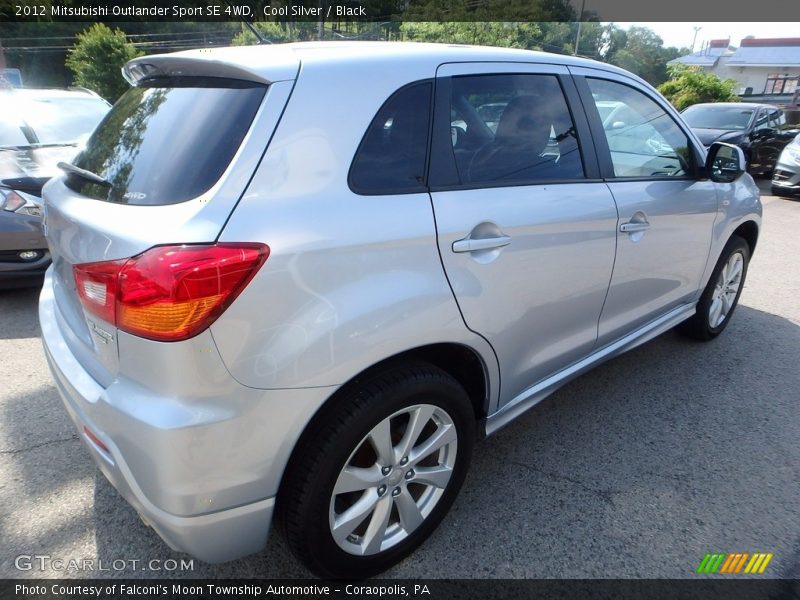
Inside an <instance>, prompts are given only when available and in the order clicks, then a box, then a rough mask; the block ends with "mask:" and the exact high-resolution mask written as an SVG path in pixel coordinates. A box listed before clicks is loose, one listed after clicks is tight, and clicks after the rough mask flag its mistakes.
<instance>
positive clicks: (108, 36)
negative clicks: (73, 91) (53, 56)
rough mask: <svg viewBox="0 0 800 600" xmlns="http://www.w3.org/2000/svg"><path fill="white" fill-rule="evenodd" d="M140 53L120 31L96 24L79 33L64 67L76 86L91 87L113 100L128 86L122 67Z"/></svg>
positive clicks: (107, 98)
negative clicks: (70, 73) (68, 70)
mask: <svg viewBox="0 0 800 600" xmlns="http://www.w3.org/2000/svg"><path fill="white" fill-rule="evenodd" d="M141 55H142V53H141V52H139V51H138V50H136V48H134V46H133V45H132V44H130V43H129V42H128V38H127V37H125V34H124V33H123V32H122V31H121V30H119V29H114V30H112V29H110V28H109V27H106V26H105V25H103V24H102V23H95V24H94V25H92V26H91V27H90V28H89V29H87V30H86V31H83V32H82V33H79V34H78V41H77V43H76V44H75V45H74V46H73V47H72V49H71V50H70V51H69V54H68V56H67V66H68V67H69V68H70V70H71V71H72V72H73V74H74V81H75V84H76V85H81V86H84V87H87V88H89V89H91V90H94V91H95V92H97V93H98V94H100V95H101V96H102V97H103V98H105V99H106V100H108V101H109V102H114V101H116V99H117V98H119V97H120V96H121V95H122V93H123V92H124V91H125V90H127V89H128V84H127V83H126V82H125V80H124V79H123V78H122V73H121V69H122V66H123V65H124V64H125V63H126V62H128V61H129V60H131V59H132V58H136V57H137V56H141Z"/></svg>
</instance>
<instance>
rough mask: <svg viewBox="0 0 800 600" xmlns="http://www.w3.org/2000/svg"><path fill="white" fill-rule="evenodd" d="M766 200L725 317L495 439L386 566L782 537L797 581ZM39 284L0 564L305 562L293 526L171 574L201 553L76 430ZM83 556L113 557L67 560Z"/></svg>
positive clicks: (771, 221)
mask: <svg viewBox="0 0 800 600" xmlns="http://www.w3.org/2000/svg"><path fill="white" fill-rule="evenodd" d="M760 183H761V184H762V187H763V188H764V189H765V190H768V187H765V186H764V184H765V183H767V182H764V181H762V182H760ZM766 193H768V192H766ZM762 199H763V201H764V209H765V214H764V227H763V231H762V235H761V239H760V240H759V243H758V247H757V250H756V253H755V256H754V259H753V261H752V263H751V267H750V273H749V276H748V279H747V283H746V286H745V289H744V292H743V294H742V297H741V301H740V305H739V307H738V309H737V311H736V314H735V315H734V318H733V321H732V322H731V324H730V326H729V327H728V329H727V330H726V332H725V333H724V334H723V335H722V336H721V337H719V338H718V339H717V340H715V341H713V342H711V343H707V344H700V343H695V342H691V341H687V340H685V339H683V338H681V337H679V336H678V335H677V334H675V333H673V332H670V333H667V334H665V335H662V336H661V337H659V338H657V339H655V340H653V341H651V342H649V343H647V344H646V345H644V346H642V347H640V348H638V349H636V350H634V351H632V352H629V353H628V354H626V355H624V356H622V357H619V358H617V359H615V360H613V361H610V362H608V363H606V364H604V365H601V366H600V367H598V368H596V369H595V370H594V371H592V372H591V373H589V374H587V375H584V376H583V377H581V378H580V379H577V380H575V381H574V382H572V383H571V384H569V385H567V386H566V387H564V388H562V389H561V390H559V391H558V392H557V393H555V394H554V395H553V396H551V397H550V398H548V399H547V400H546V401H544V402H543V403H541V404H540V405H539V406H538V407H536V408H535V409H534V410H532V411H530V412H529V413H528V414H526V415H525V416H523V417H522V418H521V419H520V420H518V421H516V422H515V423H513V424H512V425H510V426H508V427H507V428H505V429H503V430H502V431H500V432H499V433H498V434H497V435H496V436H493V437H491V438H488V439H486V440H484V441H483V442H481V443H479V444H478V446H477V448H476V451H475V456H474V459H473V464H472V467H471V470H470V474H469V476H468V478H467V481H466V483H465V485H464V488H463V490H462V492H461V495H460V497H459V499H458V500H457V501H456V503H455V505H454V507H453V509H452V511H451V513H450V514H449V515H448V517H447V518H446V519H445V521H444V523H443V524H442V525H441V526H440V527H439V529H438V530H437V531H436V532H435V533H434V534H433V536H432V537H431V538H430V539H429V540H428V542H427V543H426V544H425V545H424V546H423V547H422V548H420V549H419V550H418V551H417V552H416V553H414V554H413V555H412V556H411V557H409V558H408V559H406V560H405V561H404V562H402V563H401V564H400V565H398V566H397V567H395V568H394V569H392V570H391V571H389V572H388V573H387V576H388V577H410V578H428V577H431V578H436V577H451V578H520V577H527V578H552V577H563V578H686V577H692V576H694V571H695V569H696V568H697V566H698V564H699V563H700V561H701V559H702V558H703V556H704V554H705V553H707V552H770V553H773V554H774V558H773V559H772V562H771V563H770V564H769V566H768V568H767V570H766V571H765V574H764V575H763V576H764V577H789V578H800V266H798V261H800V200H787V199H782V198H775V197H771V196H766V195H765V196H763V197H762ZM37 295H38V291H37V290H17V291H0V540H2V542H0V577H26V578H27V577H36V578H40V577H59V576H71V577H89V576H108V577H114V576H116V577H160V576H169V577H171V578H176V577H202V578H206V577H208V578H212V577H214V578H216V577H265V578H279V577H308V576H309V575H308V573H307V572H306V571H305V570H304V568H303V567H302V566H301V565H300V564H299V563H297V562H296V561H295V560H294V558H292V556H291V555H290V553H289V551H288V549H287V548H286V546H285V544H284V543H283V541H282V540H281V539H280V537H279V536H278V535H273V536H271V539H270V541H269V544H268V547H267V549H266V550H265V551H264V552H263V553H261V554H259V555H256V556H251V557H247V558H244V559H240V560H238V561H234V562H230V563H226V564H221V565H207V564H204V563H201V562H200V561H196V560H195V561H194V564H193V568H191V569H184V570H181V569H180V567H178V569H177V570H170V569H173V568H174V567H175V564H173V563H172V562H170V560H171V559H174V560H176V561H177V564H178V565H180V561H181V559H183V560H186V559H188V557H187V556H186V555H183V554H180V553H177V552H174V551H172V550H170V548H169V547H168V546H167V545H166V544H165V543H163V542H162V541H161V540H160V539H159V537H158V536H157V535H156V534H155V533H154V532H153V531H152V530H150V529H148V528H147V527H145V526H144V525H143V524H142V523H141V521H140V520H139V518H138V516H137V515H136V513H135V511H134V510H133V509H132V508H130V507H129V506H128V504H127V503H126V502H125V501H124V500H123V499H122V498H121V497H120V496H119V495H118V494H117V493H116V491H115V490H114V489H113V488H112V487H111V485H110V484H108V483H107V482H106V481H105V479H104V478H103V477H102V475H101V474H100V473H99V471H97V470H96V469H95V466H94V463H93V462H92V460H91V458H90V456H89V454H88V451H87V450H86V449H85V448H84V447H83V445H82V443H81V442H80V441H79V440H78V438H77V435H76V434H75V431H74V429H73V425H72V423H71V422H70V421H69V419H68V417H67V415H66V413H65V411H64V409H63V407H62V405H61V401H60V399H59V397H58V394H57V392H56V390H55V388H54V387H53V384H52V382H51V379H50V374H49V372H48V369H47V365H46V362H45V358H44V355H43V352H42V348H41V342H40V340H39V326H38V323H37V309H36V302H37ZM20 556H23V557H25V556H31V557H33V556H46V557H49V558H44V559H42V558H39V559H30V560H29V559H26V558H23V559H18V557H20ZM85 559H86V560H90V561H93V562H92V563H91V564H93V565H94V568H95V569H97V568H100V567H101V566H102V567H105V568H108V569H109V570H107V571H97V570H95V571H91V570H85V571H74V570H71V569H70V568H69V565H70V563H69V561H79V562H81V561H84V560H85ZM154 559H155V560H156V561H159V562H156V563H150V561H152V560H154ZM56 560H62V561H64V563H63V564H62V563H56V562H54V561H56ZM98 560H100V561H102V562H98ZM114 561H117V562H116V563H115V562H114ZM119 561H124V562H125V563H126V566H125V567H124V568H121V569H120V570H115V569H114V565H116V566H117V567H119V566H120V565H122V564H123V563H121V562H119ZM133 561H140V562H133ZM15 562H16V563H17V566H15ZM148 563H150V566H152V567H153V568H158V567H160V568H161V570H146V569H145V570H143V567H144V566H146V565H147V564H148ZM72 564H73V565H74V564H75V563H72ZM28 565H30V566H31V567H32V568H30V569H27V567H28ZM18 566H19V567H21V568H22V569H23V570H20V569H18V568H17V567H18ZM42 566H44V568H43V569H42V568H40V567H42ZM59 567H60V568H61V570H59ZM63 569H67V570H63Z"/></svg>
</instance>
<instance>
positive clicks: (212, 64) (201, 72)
mask: <svg viewBox="0 0 800 600" xmlns="http://www.w3.org/2000/svg"><path fill="white" fill-rule="evenodd" d="M122 76H123V77H124V78H125V80H126V81H127V82H128V83H130V84H131V85H134V86H135V85H138V84H139V83H140V82H142V81H144V80H146V79H152V78H155V77H223V78H226V79H241V80H243V81H252V82H255V83H263V84H267V85H268V84H270V83H272V81H270V80H269V79H266V78H264V77H262V76H261V75H259V74H258V73H253V72H252V71H248V70H247V69H243V68H242V67H239V66H237V65H233V64H231V63H228V62H223V61H219V60H209V59H207V58H201V57H188V56H175V55H172V56H170V55H163V56H142V57H140V58H135V59H133V60H132V61H130V62H128V63H127V64H126V65H125V66H124V67H122Z"/></svg>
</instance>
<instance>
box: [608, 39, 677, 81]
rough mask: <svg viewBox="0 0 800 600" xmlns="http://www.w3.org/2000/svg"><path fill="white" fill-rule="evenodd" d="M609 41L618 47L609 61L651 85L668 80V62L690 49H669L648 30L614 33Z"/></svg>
mask: <svg viewBox="0 0 800 600" xmlns="http://www.w3.org/2000/svg"><path fill="white" fill-rule="evenodd" d="M609 42H610V43H612V44H613V45H614V48H613V50H610V51H609V52H608V53H607V55H606V57H605V60H607V61H608V62H610V63H611V64H613V65H617V66H618V67H622V68H623V69H626V70H628V71H631V72H632V73H636V74H637V75H638V76H639V77H641V78H642V79H644V80H645V81H647V82H648V83H650V84H651V85H655V86H657V85H659V84H661V83H663V82H664V81H666V80H667V78H668V73H667V62H668V61H670V60H672V59H673V58H678V57H679V56H682V55H683V54H689V52H688V50H679V49H678V48H673V47H669V48H665V47H664V41H663V40H662V39H661V38H660V37H659V36H658V35H656V33H655V32H654V31H653V30H652V29H650V28H648V27H631V28H630V29H628V30H627V31H626V32H622V31H620V30H618V29H617V30H615V31H611V33H610V38H609Z"/></svg>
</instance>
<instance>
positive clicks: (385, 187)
mask: <svg viewBox="0 0 800 600" xmlns="http://www.w3.org/2000/svg"><path fill="white" fill-rule="evenodd" d="M432 91H433V86H432V84H431V83H430V82H422V83H416V84H413V85H410V86H407V87H404V88H402V89H400V90H398V91H397V92H395V93H394V94H393V95H392V96H391V97H390V98H389V99H388V100H387V101H386V102H385V103H384V105H383V106H382V107H381V109H380V110H379V111H378V114H377V115H376V116H375V118H374V119H373V120H372V123H370V126H369V129H367V133H366V134H365V135H364V139H363V140H362V141H361V145H360V146H359V148H358V152H356V157H355V159H354V160H353V165H352V166H351V167H350V178H349V183H350V189H352V190H353V191H354V192H356V193H357V194H365V195H378V194H404V193H411V192H424V191H425V189H426V188H425V166H426V159H427V151H428V127H429V125H430V114H431V93H432Z"/></svg>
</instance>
